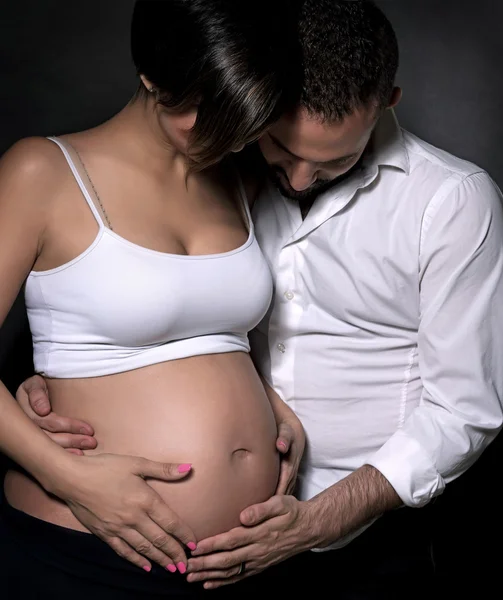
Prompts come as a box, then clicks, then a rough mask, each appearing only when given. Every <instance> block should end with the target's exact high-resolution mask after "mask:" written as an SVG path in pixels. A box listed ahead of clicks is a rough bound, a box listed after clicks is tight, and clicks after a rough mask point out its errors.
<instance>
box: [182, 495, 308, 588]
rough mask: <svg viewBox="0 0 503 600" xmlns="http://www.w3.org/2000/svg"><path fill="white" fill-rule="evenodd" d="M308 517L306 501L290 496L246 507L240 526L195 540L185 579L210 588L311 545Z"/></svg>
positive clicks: (241, 576)
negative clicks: (242, 567) (195, 546)
mask: <svg viewBox="0 0 503 600" xmlns="http://www.w3.org/2000/svg"><path fill="white" fill-rule="evenodd" d="M312 518H313V515H312V507H311V505H310V504H309V502H300V501H299V500H296V499H295V498H294V497H293V496H273V497H272V498H270V499H269V500H267V502H263V503H262V504H255V505H253V506H250V507H248V508H246V509H245V510H244V511H243V512H242V513H241V515H240V519H241V523H242V525H243V527H236V528H235V529H232V530H231V531H229V532H227V533H222V534H219V535H216V536H213V537H210V538H206V539H204V540H201V541H200V542H199V543H198V546H197V550H195V551H194V552H193V553H192V558H190V559H189V564H188V573H189V575H188V576H187V580H188V581H189V582H193V581H205V582H206V583H204V588H205V589H214V588H217V587H220V586H222V585H228V584H230V583H235V582H237V581H240V580H241V579H244V578H245V577H249V576H250V575H256V574H257V573H260V571H263V570H264V569H266V568H268V567H270V566H272V565H274V564H276V563H279V562H281V561H283V560H286V559H287V558H290V557H291V556H293V555H294V554H298V553H299V552H303V551H304V550H308V549H310V548H313V547H315V546H316V545H317V543H318V540H317V539H316V537H315V534H314V533H313V528H312V527H311V523H312ZM241 564H243V565H244V570H243V571H242V572H240V569H241Z"/></svg>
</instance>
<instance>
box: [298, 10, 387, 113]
mask: <svg viewBox="0 0 503 600" xmlns="http://www.w3.org/2000/svg"><path fill="white" fill-rule="evenodd" d="M299 38H300V46H301V52H302V61H303V71H304V74H303V90H302V98H301V105H302V106H303V107H305V108H306V109H307V110H308V112H309V113H311V114H312V115H316V116H321V118H322V119H323V120H326V121H340V120H342V119H343V118H344V117H345V116H347V115H348V114H351V113H352V112H353V111H354V110H355V109H356V108H358V107H360V106H369V105H370V103H375V104H376V108H378V109H384V108H386V107H387V106H388V103H389V101H390V98H391V92H392V90H393V86H394V81H395V76H396V72H397V69H398V60H399V52H398V42H397V38H396V35H395V32H394V30H393V27H392V25H391V23H390V22H389V20H388V19H387V18H386V16H385V15H384V14H383V12H382V11H381V10H380V9H379V8H378V7H377V6H376V5H375V3H374V2H371V1H369V0H302V2H301V8H300V15H299Z"/></svg>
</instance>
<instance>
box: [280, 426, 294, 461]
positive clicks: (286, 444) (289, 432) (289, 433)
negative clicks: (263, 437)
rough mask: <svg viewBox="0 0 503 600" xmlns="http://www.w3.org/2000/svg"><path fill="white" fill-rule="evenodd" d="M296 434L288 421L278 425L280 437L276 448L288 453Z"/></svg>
mask: <svg viewBox="0 0 503 600" xmlns="http://www.w3.org/2000/svg"><path fill="white" fill-rule="evenodd" d="M293 440H294V434H293V429H292V428H291V426H290V425H288V424H287V423H281V424H280V426H279V427H278V438H277V440H276V448H277V449H278V450H279V451H280V452H281V453H282V454H286V453H287V452H288V451H289V450H290V447H291V445H292V443H293Z"/></svg>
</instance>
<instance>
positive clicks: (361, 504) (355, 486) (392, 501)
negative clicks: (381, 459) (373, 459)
mask: <svg viewBox="0 0 503 600" xmlns="http://www.w3.org/2000/svg"><path fill="white" fill-rule="evenodd" d="M308 504H309V505H310V507H309V512H308V515H309V514H310V516H309V517H308V519H309V521H310V523H311V525H312V527H313V534H314V537H315V538H316V540H317V542H316V546H313V547H319V548H323V547H325V546H329V545H330V544H332V543H334V542H336V541H337V540H339V539H341V538H343V537H345V536H347V535H349V534H350V533H352V532H354V531H356V530H358V529H360V527H363V526H364V525H366V524H367V523H369V522H370V521H371V520H373V519H375V518H376V517H378V516H380V515H381V514H383V513H385V512H387V511H389V510H393V509H395V508H398V507H399V506H401V505H402V504H403V503H402V501H401V499H400V497H399V496H398V494H397V493H396V492H395V490H394V489H393V487H392V486H391V484H390V483H389V481H388V480H387V479H386V478H385V477H384V475H382V473H381V472H380V471H378V470H377V469H376V468H375V467H372V466H370V465H364V466H363V467H361V468H360V469H357V470H356V471H355V472H354V473H351V474H350V475H348V476H347V477H345V478H344V479H342V480H341V481H339V482H338V483H336V484H334V485H333V486H331V487H330V488H328V489H327V490H324V491H323V492H321V493H320V494H318V495H317V496H314V497H313V498H312V499H311V500H309V501H308Z"/></svg>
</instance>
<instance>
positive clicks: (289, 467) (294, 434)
mask: <svg viewBox="0 0 503 600" xmlns="http://www.w3.org/2000/svg"><path fill="white" fill-rule="evenodd" d="M285 406H286V405H285ZM286 408H287V409H288V411H290V410H291V409H290V408H288V407H286ZM285 412H286V411H285ZM292 413H293V411H292ZM280 418H281V417H280ZM276 419H277V420H278V416H277V417H276ZM283 419H284V420H281V421H277V424H278V438H277V440H276V448H277V449H278V451H279V452H280V453H281V463H280V472H279V480H278V486H277V488H276V492H275V494H276V495H278V496H281V495H289V494H292V493H293V490H294V488H295V483H296V481H297V473H298V471H299V466H300V461H301V459H302V455H303V454H304V448H305V446H306V435H305V433H304V428H303V427H302V424H301V423H300V421H299V420H298V419H297V417H296V416H295V415H293V418H292V416H291V415H289V414H286V415H284V416H283Z"/></svg>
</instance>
